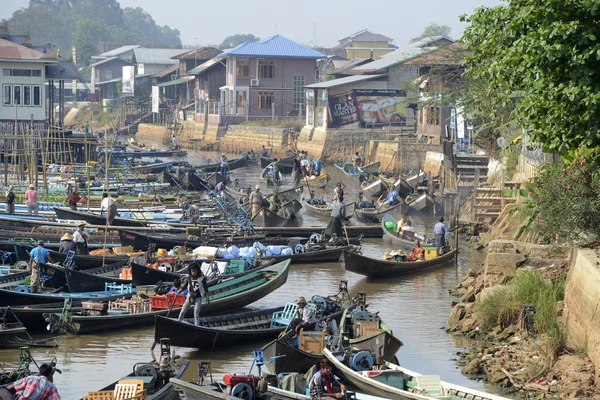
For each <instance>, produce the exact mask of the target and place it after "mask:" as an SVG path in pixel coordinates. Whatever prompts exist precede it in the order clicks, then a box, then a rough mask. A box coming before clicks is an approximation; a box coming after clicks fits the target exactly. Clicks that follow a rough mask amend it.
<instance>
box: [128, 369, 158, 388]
mask: <svg viewBox="0 0 600 400" xmlns="http://www.w3.org/2000/svg"><path fill="white" fill-rule="evenodd" d="M133 374H134V375H135V376H147V377H150V381H149V382H145V383H144V386H145V387H146V388H147V389H148V393H150V394H152V393H154V392H155V390H156V387H157V386H158V381H159V375H160V372H159V370H158V366H157V365H155V364H136V365H134V366H133Z"/></svg>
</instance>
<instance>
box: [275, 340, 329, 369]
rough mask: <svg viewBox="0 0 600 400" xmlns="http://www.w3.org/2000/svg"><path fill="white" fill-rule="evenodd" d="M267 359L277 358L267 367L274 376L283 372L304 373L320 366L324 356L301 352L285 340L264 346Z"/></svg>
mask: <svg viewBox="0 0 600 400" xmlns="http://www.w3.org/2000/svg"><path fill="white" fill-rule="evenodd" d="M263 351H264V354H265V359H266V360H269V359H271V358H273V357H275V356H282V357H281V358H276V359H274V360H273V362H272V363H271V364H269V365H267V366H266V367H267V368H268V369H269V371H270V372H271V373H273V374H280V373H282V372H304V371H308V370H309V369H310V368H311V367H312V366H316V365H319V362H321V360H322V359H323V354H315V353H310V352H307V351H303V350H300V349H298V348H296V347H294V346H292V345H290V344H289V343H288V341H287V340H286V339H285V338H278V339H275V340H273V341H271V342H269V343H267V344H266V345H264V346H263Z"/></svg>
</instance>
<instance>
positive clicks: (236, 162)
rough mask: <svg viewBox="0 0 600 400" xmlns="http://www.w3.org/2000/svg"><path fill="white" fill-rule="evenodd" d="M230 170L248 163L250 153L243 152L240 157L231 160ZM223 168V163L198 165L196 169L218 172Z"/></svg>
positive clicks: (229, 163)
mask: <svg viewBox="0 0 600 400" xmlns="http://www.w3.org/2000/svg"><path fill="white" fill-rule="evenodd" d="M227 164H228V168H227V169H228V170H229V171H232V170H234V169H238V168H243V167H245V166H246V165H248V155H247V154H243V155H241V156H239V157H238V158H235V159H233V160H230V161H229V162H228V163H227ZM220 168H221V163H220V162H218V163H215V164H209V165H198V166H196V169H200V170H202V171H204V172H217V171H218V170H219V169H220Z"/></svg>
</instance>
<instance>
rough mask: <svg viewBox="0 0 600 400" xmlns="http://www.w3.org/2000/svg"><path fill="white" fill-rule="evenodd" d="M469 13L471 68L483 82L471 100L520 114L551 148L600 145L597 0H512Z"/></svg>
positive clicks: (495, 118) (496, 115)
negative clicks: (599, 128)
mask: <svg viewBox="0 0 600 400" xmlns="http://www.w3.org/2000/svg"><path fill="white" fill-rule="evenodd" d="M462 20H463V21H465V22H468V23H469V24H470V25H469V26H468V27H467V29H466V30H465V32H464V36H463V39H462V40H463V42H464V43H465V44H466V46H467V48H468V49H469V50H471V53H470V55H468V56H467V57H466V58H465V61H464V66H465V68H466V76H467V78H468V79H470V80H472V81H474V82H477V83H478V85H479V86H478V87H473V88H470V89H471V90H473V93H472V95H471V99H470V100H471V101H469V105H470V106H473V107H474V108H475V111H479V115H481V116H482V117H484V118H485V119H486V120H487V121H489V122H492V123H495V124H498V123H499V122H500V123H501V121H502V120H501V118H500V116H505V117H508V118H514V119H515V120H516V121H518V123H519V124H520V125H521V126H523V127H524V128H525V129H526V130H527V132H528V134H529V136H530V137H531V141H532V142H536V143H540V144H541V145H542V146H543V148H544V150H545V151H547V152H551V153H557V154H561V155H562V154H569V153H571V155H572V152H573V151H574V150H576V149H578V148H579V147H581V146H583V147H597V146H600V132H599V131H598V125H599V122H600V107H599V105H600V69H599V68H598V61H599V60H600V43H599V41H598V38H600V5H599V4H598V2H597V1H596V0H581V1H577V2H572V1H569V0H542V1H539V0H511V1H509V2H507V3H506V4H502V5H500V6H497V7H492V8H487V7H481V8H479V9H477V10H476V11H475V13H474V14H473V15H471V16H469V17H466V16H463V17H462ZM478 103H481V104H484V105H486V106H485V107H484V108H483V109H479V110H477V107H478V106H477V104H478ZM479 107H480V106H479Z"/></svg>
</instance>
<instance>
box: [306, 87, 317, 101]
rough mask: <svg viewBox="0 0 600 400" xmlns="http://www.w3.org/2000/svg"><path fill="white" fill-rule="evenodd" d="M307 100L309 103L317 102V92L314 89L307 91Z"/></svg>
mask: <svg viewBox="0 0 600 400" xmlns="http://www.w3.org/2000/svg"><path fill="white" fill-rule="evenodd" d="M306 100H307V101H314V100H315V91H314V90H313V89H306Z"/></svg>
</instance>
